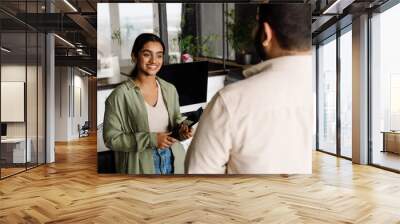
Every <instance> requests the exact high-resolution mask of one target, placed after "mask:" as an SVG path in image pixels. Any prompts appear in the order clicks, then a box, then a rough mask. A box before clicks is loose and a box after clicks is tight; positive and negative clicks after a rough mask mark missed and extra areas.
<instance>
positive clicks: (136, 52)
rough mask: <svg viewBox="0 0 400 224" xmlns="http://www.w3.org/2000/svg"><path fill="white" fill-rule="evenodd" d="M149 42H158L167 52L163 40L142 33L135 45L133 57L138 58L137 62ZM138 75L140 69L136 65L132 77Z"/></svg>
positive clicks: (150, 34)
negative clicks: (141, 51)
mask: <svg viewBox="0 0 400 224" xmlns="http://www.w3.org/2000/svg"><path fill="white" fill-rule="evenodd" d="M147 42H158V43H160V44H161V46H162V48H163V52H165V45H164V43H163V42H162V40H161V38H159V37H158V36H157V35H154V34H152V33H142V34H140V35H139V36H138V37H136V40H135V42H134V43H133V47H132V52H131V57H133V56H134V57H135V58H136V60H137V59H138V58H139V57H138V56H139V52H140V50H142V48H143V46H144V45H145V44H146V43H147ZM136 64H137V62H136ZM137 73H138V69H137V66H136V65H135V68H134V69H133V71H132V72H131V76H132V77H135V76H136V75H137Z"/></svg>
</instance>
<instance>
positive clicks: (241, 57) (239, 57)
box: [236, 54, 252, 65]
mask: <svg viewBox="0 0 400 224" xmlns="http://www.w3.org/2000/svg"><path fill="white" fill-rule="evenodd" d="M236 62H237V63H238V64H241V65H249V64H251V62H252V55H251V54H236Z"/></svg>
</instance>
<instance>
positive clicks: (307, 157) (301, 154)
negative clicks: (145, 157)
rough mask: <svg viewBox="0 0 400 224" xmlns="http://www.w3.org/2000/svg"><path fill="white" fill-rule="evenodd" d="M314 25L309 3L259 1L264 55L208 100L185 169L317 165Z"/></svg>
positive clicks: (283, 169)
mask: <svg viewBox="0 0 400 224" xmlns="http://www.w3.org/2000/svg"><path fill="white" fill-rule="evenodd" d="M310 26H311V12H310V7H309V6H308V5H306V4H300V5H299V4H295V5H293V4H286V5H270V4H266V5H261V6H260V7H259V14H258V30H257V35H256V37H255V40H256V48H257V50H258V52H259V54H260V56H261V58H262V59H263V60H264V62H261V63H259V64H257V65H255V66H253V67H251V68H249V69H247V70H245V71H244V72H243V74H244V75H245V76H246V77H247V78H246V79H245V80H243V81H239V82H237V83H234V84H231V85H228V86H226V87H225V88H223V89H222V90H220V91H219V92H218V93H217V94H216V95H215V96H214V97H213V99H212V100H211V101H210V103H209V105H208V106H207V108H206V110H205V111H204V114H203V115H202V118H201V119H200V122H199V126H198V127H197V130H196V133H195V136H194V138H193V140H192V143H191V145H190V147H189V149H188V152H187V155H186V162H185V163H186V164H185V165H186V167H185V168H186V172H187V173H190V174H224V173H228V174H309V173H311V166H312V165H311V163H312V130H313V102H312V99H313V95H312V71H311V69H312V68H311V66H312V61H311V60H312V59H311V51H310V49H311V30H310Z"/></svg>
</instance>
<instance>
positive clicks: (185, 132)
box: [179, 124, 193, 139]
mask: <svg viewBox="0 0 400 224" xmlns="http://www.w3.org/2000/svg"><path fill="white" fill-rule="evenodd" d="M179 136H180V138H181V139H188V138H191V137H193V129H192V128H189V126H188V125H187V124H181V127H180V128H179Z"/></svg>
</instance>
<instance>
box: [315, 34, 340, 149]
mask: <svg viewBox="0 0 400 224" xmlns="http://www.w3.org/2000/svg"><path fill="white" fill-rule="evenodd" d="M335 37H336V36H333V37H332V38H330V39H329V40H327V41H326V42H325V43H323V44H321V45H320V46H319V48H318V59H317V60H318V65H319V66H318V68H319V69H318V145H317V147H318V149H320V150H322V151H326V152H330V153H336V39H335Z"/></svg>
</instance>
